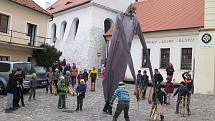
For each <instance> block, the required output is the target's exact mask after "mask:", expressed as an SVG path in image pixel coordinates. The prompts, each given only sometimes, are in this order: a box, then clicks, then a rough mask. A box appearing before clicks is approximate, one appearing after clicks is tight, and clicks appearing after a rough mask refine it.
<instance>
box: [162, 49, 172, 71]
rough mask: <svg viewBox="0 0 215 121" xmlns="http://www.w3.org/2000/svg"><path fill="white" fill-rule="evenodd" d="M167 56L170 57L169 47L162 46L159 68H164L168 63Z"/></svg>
mask: <svg viewBox="0 0 215 121" xmlns="http://www.w3.org/2000/svg"><path fill="white" fill-rule="evenodd" d="M169 58H170V48H162V49H161V61H160V68H166V65H167V64H168V63H169Z"/></svg>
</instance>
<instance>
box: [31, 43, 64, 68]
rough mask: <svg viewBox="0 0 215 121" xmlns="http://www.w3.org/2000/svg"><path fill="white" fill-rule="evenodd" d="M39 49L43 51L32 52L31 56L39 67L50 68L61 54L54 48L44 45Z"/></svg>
mask: <svg viewBox="0 0 215 121" xmlns="http://www.w3.org/2000/svg"><path fill="white" fill-rule="evenodd" d="M41 47H42V48H44V49H37V50H33V55H32V56H33V58H35V60H36V62H37V65H39V66H44V67H50V66H52V64H53V63H55V62H56V61H57V60H58V59H59V58H60V56H61V55H62V52H61V51H58V50H57V49H56V48H55V47H54V46H51V45H48V44H44V45H42V46H41Z"/></svg>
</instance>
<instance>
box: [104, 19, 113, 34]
mask: <svg viewBox="0 0 215 121" xmlns="http://www.w3.org/2000/svg"><path fill="white" fill-rule="evenodd" d="M112 25H113V21H112V20H111V19H109V18H107V19H105V21H104V32H105V33H106V32H108V30H109V29H110V28H111V27H112Z"/></svg>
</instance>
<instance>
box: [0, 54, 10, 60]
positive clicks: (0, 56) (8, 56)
mask: <svg viewBox="0 0 215 121" xmlns="http://www.w3.org/2000/svg"><path fill="white" fill-rule="evenodd" d="M2 57H6V58H9V60H1V58H2ZM10 60H11V56H10V55H2V54H0V61H10Z"/></svg>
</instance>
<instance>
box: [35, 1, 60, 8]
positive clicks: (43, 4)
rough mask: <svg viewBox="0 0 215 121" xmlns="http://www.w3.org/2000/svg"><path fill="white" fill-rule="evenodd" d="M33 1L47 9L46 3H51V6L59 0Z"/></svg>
mask: <svg viewBox="0 0 215 121" xmlns="http://www.w3.org/2000/svg"><path fill="white" fill-rule="evenodd" d="M33 1H34V2H36V3H37V4H39V5H40V6H41V7H43V8H45V2H50V3H51V4H53V3H55V2H56V1H57V0H33Z"/></svg>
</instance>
